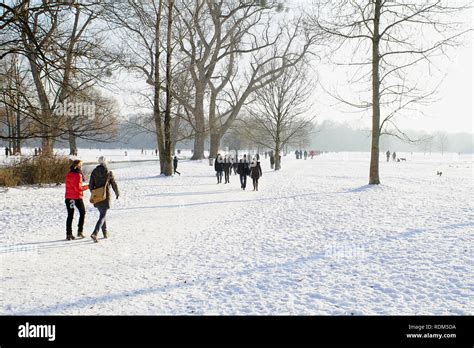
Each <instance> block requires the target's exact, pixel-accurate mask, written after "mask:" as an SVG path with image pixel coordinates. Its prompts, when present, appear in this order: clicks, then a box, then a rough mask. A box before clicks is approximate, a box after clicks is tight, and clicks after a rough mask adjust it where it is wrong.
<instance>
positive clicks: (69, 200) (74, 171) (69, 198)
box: [65, 160, 89, 240]
mask: <svg viewBox="0 0 474 348" xmlns="http://www.w3.org/2000/svg"><path fill="white" fill-rule="evenodd" d="M83 181H84V175H83V174H82V162H81V161H80V160H75V161H73V162H72V164H71V166H70V171H69V173H67V175H66V195H65V196H66V197H65V198H66V199H65V203H66V209H67V219H66V240H74V239H75V237H74V236H73V234H72V220H73V219H74V206H76V208H77V209H78V210H79V223H78V224H77V237H78V238H84V220H85V218H86V208H85V207H84V201H83V200H82V199H83V197H84V194H83V192H84V191H85V190H87V189H88V188H89V186H88V185H84V184H83Z"/></svg>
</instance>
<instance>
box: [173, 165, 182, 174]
mask: <svg viewBox="0 0 474 348" xmlns="http://www.w3.org/2000/svg"><path fill="white" fill-rule="evenodd" d="M176 169H178V167H174V173H175V174H176V173H178V175H181V173H180V172H178V171H177V170H176Z"/></svg>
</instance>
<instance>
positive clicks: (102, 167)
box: [65, 156, 119, 242]
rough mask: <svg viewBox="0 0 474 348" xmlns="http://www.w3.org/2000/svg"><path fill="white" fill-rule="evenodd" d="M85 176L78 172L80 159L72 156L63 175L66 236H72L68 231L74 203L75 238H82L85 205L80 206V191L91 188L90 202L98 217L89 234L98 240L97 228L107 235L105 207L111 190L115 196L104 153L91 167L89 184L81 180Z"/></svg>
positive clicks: (69, 237)
mask: <svg viewBox="0 0 474 348" xmlns="http://www.w3.org/2000/svg"><path fill="white" fill-rule="evenodd" d="M84 181H85V178H84V175H83V173H82V161H80V160H74V161H73V162H72V164H71V166H70V171H69V173H68V174H67V175H66V195H65V196H66V197H65V198H66V199H65V203H66V209H67V220H66V239H67V240H74V239H76V237H74V235H73V233H72V221H73V219H74V206H76V207H77V209H78V210H79V222H78V225H77V238H84V237H85V235H84V221H85V216H86V209H85V206H84V200H83V199H84V191H86V190H90V191H91V203H93V204H94V207H96V208H97V209H98V210H99V220H98V221H97V223H96V225H95V228H94V231H93V232H92V234H91V238H92V239H93V240H94V242H98V241H99V240H98V234H99V231H102V234H103V236H104V238H108V237H109V234H108V230H107V222H106V217H107V211H108V210H109V209H110V208H111V206H112V203H111V192H110V188H112V190H113V191H114V193H115V197H116V199H118V198H119V189H118V186H117V183H116V181H115V177H114V174H113V173H112V171H110V170H109V169H108V168H107V161H106V158H105V157H104V156H101V157H99V165H98V166H97V167H96V168H95V169H94V170H93V171H92V174H91V177H90V180H89V185H87V184H84Z"/></svg>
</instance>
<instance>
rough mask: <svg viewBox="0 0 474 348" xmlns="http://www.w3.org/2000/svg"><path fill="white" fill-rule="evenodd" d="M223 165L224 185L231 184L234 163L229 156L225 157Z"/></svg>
mask: <svg viewBox="0 0 474 348" xmlns="http://www.w3.org/2000/svg"><path fill="white" fill-rule="evenodd" d="M222 165H223V169H224V179H225V183H224V184H230V180H229V176H230V171H231V168H232V162H231V160H230V158H229V157H228V156H227V155H226V156H225V157H224V163H223V164H222Z"/></svg>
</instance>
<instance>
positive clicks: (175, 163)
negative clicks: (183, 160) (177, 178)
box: [173, 156, 181, 175]
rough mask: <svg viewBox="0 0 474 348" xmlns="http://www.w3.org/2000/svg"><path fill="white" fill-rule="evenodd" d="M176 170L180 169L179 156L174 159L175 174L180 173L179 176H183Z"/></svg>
mask: <svg viewBox="0 0 474 348" xmlns="http://www.w3.org/2000/svg"><path fill="white" fill-rule="evenodd" d="M176 169H178V156H174V158H173V171H174V173H175V174H176V173H178V175H181V173H180V172H178V171H177V170H176Z"/></svg>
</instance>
